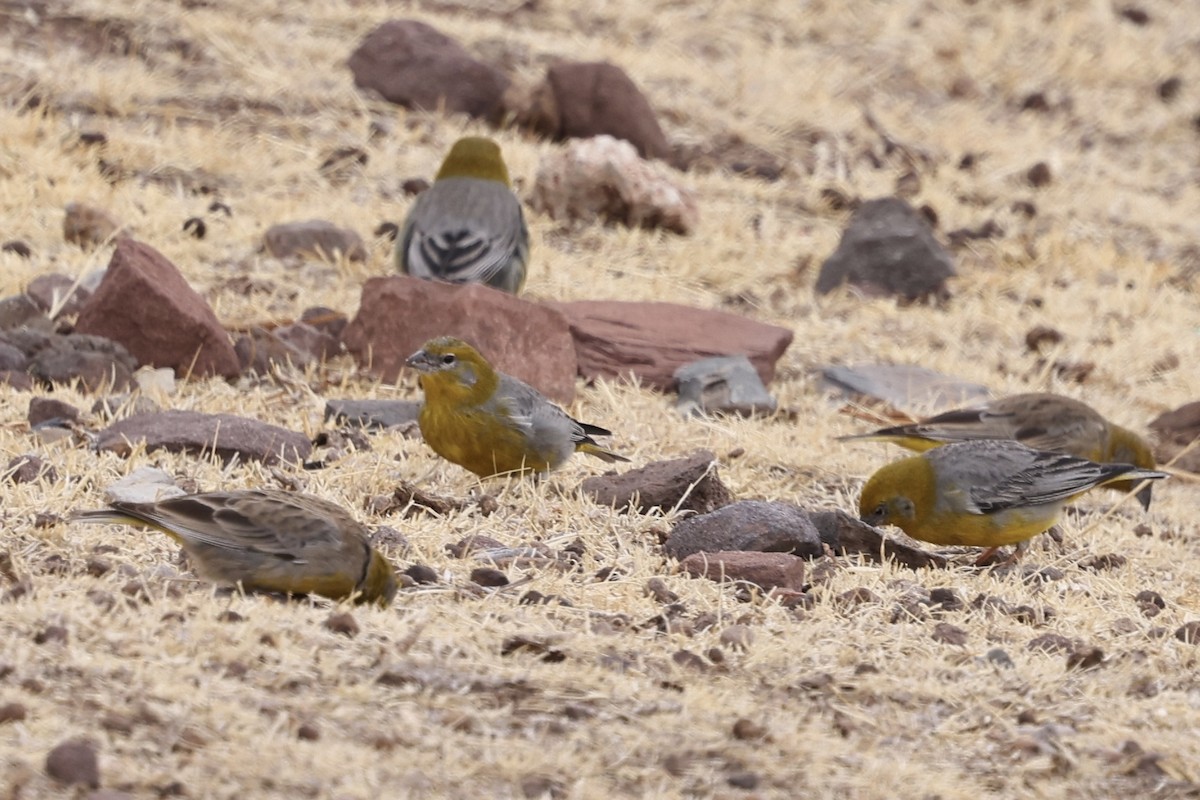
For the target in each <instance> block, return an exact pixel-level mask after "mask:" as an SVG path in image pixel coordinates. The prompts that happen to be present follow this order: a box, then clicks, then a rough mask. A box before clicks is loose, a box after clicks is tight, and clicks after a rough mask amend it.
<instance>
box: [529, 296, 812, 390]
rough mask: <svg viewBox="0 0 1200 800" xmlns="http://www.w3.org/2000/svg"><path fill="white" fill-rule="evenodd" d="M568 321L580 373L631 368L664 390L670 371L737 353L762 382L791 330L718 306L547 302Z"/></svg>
mask: <svg viewBox="0 0 1200 800" xmlns="http://www.w3.org/2000/svg"><path fill="white" fill-rule="evenodd" d="M548 305H550V306H551V307H553V308H555V309H557V310H558V311H561V312H562V313H563V314H565V315H566V318H567V320H568V321H569V322H570V326H571V335H572V336H573V337H574V339H575V352H576V354H577V356H578V358H579V372H580V374H581V375H583V377H585V378H588V379H589V380H590V379H594V378H600V377H603V378H614V377H622V376H625V375H628V374H630V373H632V374H634V375H636V376H637V377H638V378H639V379H641V381H642V383H644V384H648V385H650V386H653V387H655V388H657V389H662V390H664V391H673V390H674V389H675V371H676V370H677V369H679V368H680V367H682V366H683V365H684V364H690V363H691V362H693V361H696V360H697V359H701V358H707V357H709V356H724V355H735V354H742V355H745V356H746V357H747V358H749V359H750V363H752V364H753V365H754V368H755V370H757V371H758V376H759V377H760V378H762V381H763V383H764V384H770V382H771V379H772V378H774V377H775V362H776V361H777V360H778V359H779V357H780V356H781V355H783V351H784V350H787V348H788V345H790V344H791V343H792V336H793V334H792V331H790V330H789V329H787V328H780V327H778V326H775V325H767V324H765V323H762V322H756V321H754V320H752V319H747V318H746V317H739V316H737V315H734V314H727V313H725V312H723V311H707V310H703V309H699V308H691V307H689V306H682V305H676V304H674V303H638V302H626V301H621V300H579V301H575V302H571V303H550V304H548Z"/></svg>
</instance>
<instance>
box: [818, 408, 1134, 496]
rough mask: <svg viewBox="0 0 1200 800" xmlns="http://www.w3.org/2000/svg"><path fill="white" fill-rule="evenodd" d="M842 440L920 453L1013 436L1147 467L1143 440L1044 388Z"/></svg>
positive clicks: (1120, 485)
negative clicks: (872, 442) (884, 444)
mask: <svg viewBox="0 0 1200 800" xmlns="http://www.w3.org/2000/svg"><path fill="white" fill-rule="evenodd" d="M840 439H841V440H842V441H846V440H851V439H867V440H871V441H882V442H891V443H892V444H898V445H900V446H901V447H905V448H907V449H909V450H916V451H917V452H924V451H926V450H929V449H931V448H934V447H938V446H940V445H943V444H947V443H950V442H967V441H973V440H976V439H1013V440H1015V441H1018V442H1021V443H1022V444H1024V445H1027V446H1029V447H1032V448H1033V449H1034V450H1048V451H1050V452H1054V453H1065V454H1067V455H1072V456H1078V457H1079V458H1086V459H1089V460H1091V461H1098V462H1101V463H1104V464H1133V465H1134V466H1138V467H1142V468H1143V469H1153V468H1154V466H1155V464H1154V455H1153V453H1151V452H1150V447H1149V445H1147V444H1146V442H1144V441H1143V440H1142V439H1141V437H1139V436H1138V435H1137V434H1136V433H1134V432H1133V431H1131V430H1129V429H1127V428H1122V427H1121V426H1120V425H1116V424H1114V423H1112V422H1109V421H1108V420H1106V419H1105V418H1104V417H1102V416H1100V414H1099V412H1097V411H1096V410H1095V409H1093V408H1092V407H1091V406H1089V405H1087V404H1086V403H1081V402H1080V401H1078V400H1074V399H1072V398H1070V397H1063V396H1062V395H1059V394H1050V393H1048V392H1033V393H1030V394H1015V395H1012V396H1010V397H1002V398H1000V399H998V400H992V401H991V402H989V403H985V404H983V405H980V406H973V407H971V408H959V409H955V410H954V411H947V412H945V413H942V414H938V415H937V416H934V417H929V418H928V419H923V420H921V421H919V422H914V423H912V424H911V425H897V426H895V427H892V428H880V429H879V430H877V431H872V432H871V433H861V434H857V435H854V436H842V437H840ZM1133 486H1134V484H1133V481H1115V482H1113V483H1112V484H1111V488H1113V489H1116V490H1118V491H1121V492H1128V491H1130V490H1132V489H1133ZM1138 500H1139V501H1140V502H1141V504H1142V507H1143V508H1149V507H1150V486H1149V485H1147V486H1145V487H1143V488H1142V490H1141V491H1139V492H1138Z"/></svg>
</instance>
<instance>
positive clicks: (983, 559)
mask: <svg viewBox="0 0 1200 800" xmlns="http://www.w3.org/2000/svg"><path fill="white" fill-rule="evenodd" d="M1028 549H1029V539H1026V540H1025V541H1023V542H1018V543H1017V546H1016V547H1014V548H1013V551H1012V555H1010V556H1009V557H1008V558H1006V559H1004V560H1003V561H1001V562H1000V563H998V564H992V563H991V559H992V558H993V557H994V556H995V555H996V553H997V552H999V550H1000V548H999V547H989V548H988V549H987V550H984V551H983V553H982V554H981V555H980V556H979V558H977V559H975V566H977V567H986V566H989V565H990V566H991V567H992V568H993V569H1002V568H1004V567H1011V566H1012V565H1014V564H1016V563H1017V562H1018V561H1020V560H1021V556H1023V555H1025V551H1026V550H1028Z"/></svg>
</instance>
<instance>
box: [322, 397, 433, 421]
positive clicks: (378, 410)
mask: <svg viewBox="0 0 1200 800" xmlns="http://www.w3.org/2000/svg"><path fill="white" fill-rule="evenodd" d="M420 412H421V403H420V402H418V401H415V400H340V399H331V400H326V401H325V420H326V421H327V422H328V421H330V420H333V421H335V422H339V423H347V424H349V425H355V426H358V427H360V428H391V427H394V426H397V425H407V424H409V423H411V422H416V421H417V415H418V414H419V413H420Z"/></svg>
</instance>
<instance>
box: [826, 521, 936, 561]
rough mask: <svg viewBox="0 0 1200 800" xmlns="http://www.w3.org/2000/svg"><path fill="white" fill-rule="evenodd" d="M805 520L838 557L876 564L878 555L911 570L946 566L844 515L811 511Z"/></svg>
mask: <svg viewBox="0 0 1200 800" xmlns="http://www.w3.org/2000/svg"><path fill="white" fill-rule="evenodd" d="M808 518H809V520H810V521H811V522H812V524H813V525H814V526H815V527H816V529H817V532H818V533H819V534H820V535H821V541H822V542H824V543H825V544H827V545H829V547H830V549H832V550H833V552H835V553H837V554H838V555H850V554H858V555H863V556H866V557H867V558H869V559H871V560H872V561H879V558H880V553H882V554H883V557H884V558H886V559H888V560H891V561H896V562H898V563H900V564H903V565H904V566H906V567H911V568H912V569H920V568H923V567H945V566H946V563H947V562H946V557H945V556H942V555H938V554H937V553H929V552H926V551H924V550H921V549H920V548H917V547H912V546H911V545H907V544H904V543H902V542H898V541H896V540H894V539H888V538H886V537H884V535H883V534H881V533H880V532H879V530H878V529H877V528H873V527H871V526H870V525H868V524H867V523H865V522H863V521H862V520H860V519H858V518H857V517H852V516H850V515H849V514H847V513H846V512H845V511H841V510H835V511H814V512H811V513H810V514H809V515H808Z"/></svg>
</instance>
